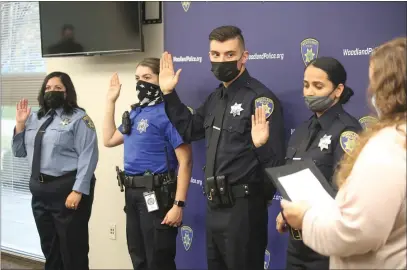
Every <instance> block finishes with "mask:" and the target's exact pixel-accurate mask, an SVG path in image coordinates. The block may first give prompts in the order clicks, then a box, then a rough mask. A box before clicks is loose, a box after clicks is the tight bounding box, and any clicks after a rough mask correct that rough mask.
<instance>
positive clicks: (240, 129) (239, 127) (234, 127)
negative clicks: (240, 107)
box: [223, 117, 248, 134]
mask: <svg viewBox="0 0 407 270" xmlns="http://www.w3.org/2000/svg"><path fill="white" fill-rule="evenodd" d="M247 125H248V120H246V119H241V118H234V117H233V118H232V117H227V118H226V119H225V120H224V123H223V129H224V130H227V131H228V132H237V133H240V134H243V133H244V132H245V130H246V128H247Z"/></svg>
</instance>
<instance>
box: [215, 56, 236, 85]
mask: <svg viewBox="0 0 407 270" xmlns="http://www.w3.org/2000/svg"><path fill="white" fill-rule="evenodd" d="M237 62H238V60H235V61H227V62H211V63H212V69H211V71H212V72H213V74H214V75H215V77H216V78H217V79H218V80H219V81H221V82H230V81H232V80H233V79H234V78H236V77H237V75H239V72H240V70H239V69H238V68H237Z"/></svg>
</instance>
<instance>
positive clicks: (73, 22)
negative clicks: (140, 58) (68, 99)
mask: <svg viewBox="0 0 407 270" xmlns="http://www.w3.org/2000/svg"><path fill="white" fill-rule="evenodd" d="M39 6H40V25H41V49H42V56H43V57H61V56H84V55H88V56H90V55H102V54H122V53H132V52H143V51H144V40H143V32H142V19H141V18H142V14H141V12H142V8H141V7H142V2H136V1H126V2H125V1H120V2H104V1H89V2H88V1H83V2H71V1H59V2H48V1H40V2H39Z"/></svg>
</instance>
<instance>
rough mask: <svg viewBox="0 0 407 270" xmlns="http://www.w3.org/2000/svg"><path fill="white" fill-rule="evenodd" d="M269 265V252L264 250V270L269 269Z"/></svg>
mask: <svg viewBox="0 0 407 270" xmlns="http://www.w3.org/2000/svg"><path fill="white" fill-rule="evenodd" d="M269 265H270V252H269V251H268V250H267V249H266V253H265V254H264V269H269Z"/></svg>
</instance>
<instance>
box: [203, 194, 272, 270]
mask: <svg viewBox="0 0 407 270" xmlns="http://www.w3.org/2000/svg"><path fill="white" fill-rule="evenodd" d="M206 222H207V225H206V237H207V262H208V270H237V269H238V270H263V269H264V253H265V250H266V247H267V222H268V213H267V205H266V201H265V199H264V196H263V195H253V196H252V195H251V196H250V197H248V198H237V199H236V203H235V205H234V206H233V207H231V208H216V209H213V208H211V207H210V206H209V205H208V208H207V217H206Z"/></svg>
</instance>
